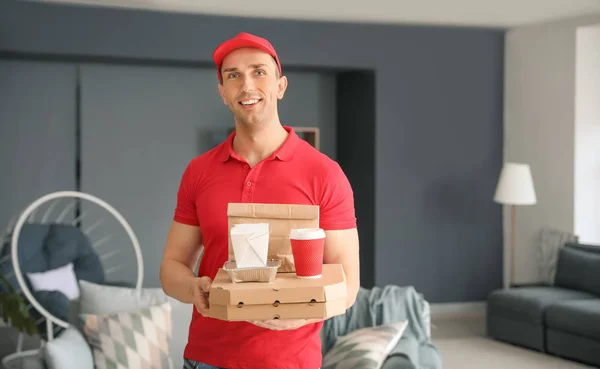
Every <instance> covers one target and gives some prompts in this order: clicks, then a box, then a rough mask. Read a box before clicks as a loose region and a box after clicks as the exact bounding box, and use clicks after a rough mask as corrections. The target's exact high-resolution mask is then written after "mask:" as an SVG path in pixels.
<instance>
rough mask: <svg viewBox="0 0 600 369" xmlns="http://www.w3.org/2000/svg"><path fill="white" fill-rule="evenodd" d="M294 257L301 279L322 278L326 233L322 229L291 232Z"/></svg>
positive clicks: (294, 230)
mask: <svg viewBox="0 0 600 369" xmlns="http://www.w3.org/2000/svg"><path fill="white" fill-rule="evenodd" d="M290 243H291V244H292V255H293V256H294V265H295V266H296V276H298V277H299V278H320V277H321V273H322V272H323V251H324V249H325V231H323V230H322V229H320V228H296V229H292V230H291V231H290Z"/></svg>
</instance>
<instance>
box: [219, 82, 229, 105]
mask: <svg viewBox="0 0 600 369" xmlns="http://www.w3.org/2000/svg"><path fill="white" fill-rule="evenodd" d="M217 89H218V90H219V95H221V99H223V104H225V105H227V99H226V98H225V95H224V93H225V89H224V88H223V85H222V84H220V83H219V84H218V85H217Z"/></svg>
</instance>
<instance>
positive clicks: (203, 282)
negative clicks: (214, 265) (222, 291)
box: [200, 277, 212, 292]
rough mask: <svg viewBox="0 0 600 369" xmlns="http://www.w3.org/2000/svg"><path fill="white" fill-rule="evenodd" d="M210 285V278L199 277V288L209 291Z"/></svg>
mask: <svg viewBox="0 0 600 369" xmlns="http://www.w3.org/2000/svg"><path fill="white" fill-rule="evenodd" d="M211 285H212V280H211V279H210V278H209V277H202V278H200V288H201V289H202V291H204V292H210V286H211Z"/></svg>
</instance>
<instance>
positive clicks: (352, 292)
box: [346, 283, 360, 309]
mask: <svg viewBox="0 0 600 369" xmlns="http://www.w3.org/2000/svg"><path fill="white" fill-rule="evenodd" d="M359 288H360V286H358V285H355V284H354V283H348V284H347V285H346V309H350V308H351V307H352V305H354V303H355V302H356V295H357V294H358V289H359Z"/></svg>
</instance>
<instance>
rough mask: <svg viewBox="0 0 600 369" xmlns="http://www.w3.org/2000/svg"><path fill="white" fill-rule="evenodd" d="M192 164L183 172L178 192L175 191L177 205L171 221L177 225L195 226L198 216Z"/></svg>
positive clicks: (197, 223)
mask: <svg viewBox="0 0 600 369" xmlns="http://www.w3.org/2000/svg"><path fill="white" fill-rule="evenodd" d="M192 165H193V162H190V163H189V164H188V166H187V168H186V169H185V171H184V172H183V175H182V177H181V182H180V184H179V190H178V191H177V205H176V207H175V215H174V217H173V220H174V221H176V222H178V223H183V224H187V225H192V226H197V225H199V222H198V214H197V213H196V196H195V190H194V188H195V183H196V181H195V177H196V176H195V175H194V171H193V166H192Z"/></svg>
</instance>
